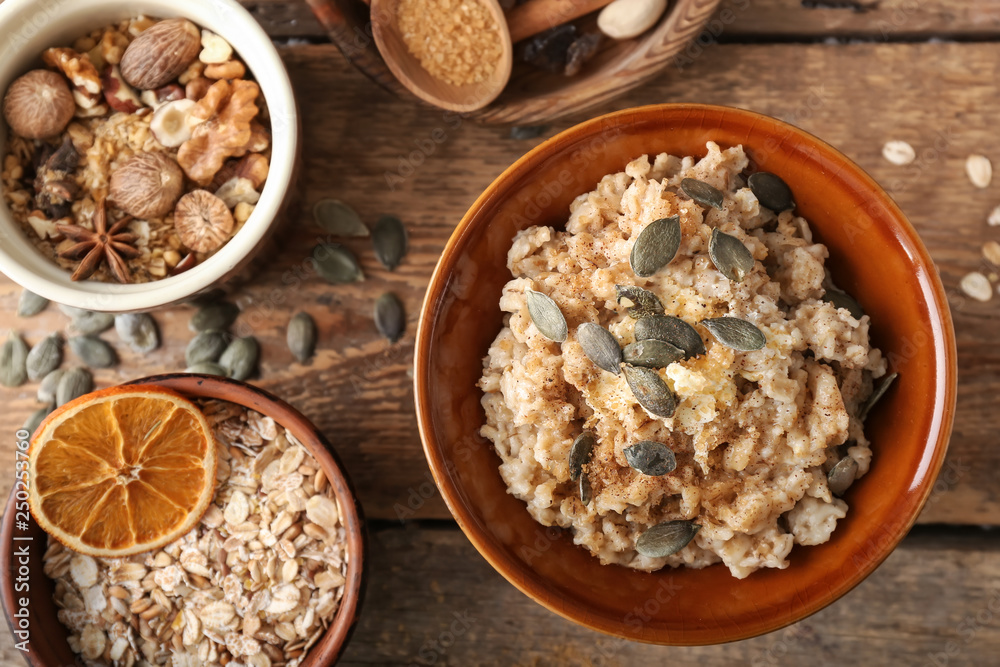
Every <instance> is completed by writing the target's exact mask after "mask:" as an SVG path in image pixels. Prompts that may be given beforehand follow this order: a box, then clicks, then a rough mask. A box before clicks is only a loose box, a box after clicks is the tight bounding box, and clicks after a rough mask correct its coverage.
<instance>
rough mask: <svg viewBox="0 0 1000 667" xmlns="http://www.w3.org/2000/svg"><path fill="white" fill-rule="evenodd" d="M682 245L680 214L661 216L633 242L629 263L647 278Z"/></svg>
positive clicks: (663, 264) (660, 267)
mask: <svg viewBox="0 0 1000 667" xmlns="http://www.w3.org/2000/svg"><path fill="white" fill-rule="evenodd" d="M680 247H681V219H680V217H678V216H676V215H675V216H671V217H669V218H660V219H659V220H654V221H653V222H651V223H649V224H648V225H646V227H645V229H643V230H642V231H641V232H639V236H637V237H636V239H635V241H634V242H633V243H632V252H631V254H630V255H629V264H630V265H631V266H632V272H633V273H635V275H637V276H639V277H641V278H647V277H649V276H651V275H653V274H654V273H656V272H657V271H659V270H660V269H662V268H663V267H664V266H666V265H667V264H669V263H670V261H671V260H672V259H673V258H674V256H675V255H676V254H677V249H678V248H680Z"/></svg>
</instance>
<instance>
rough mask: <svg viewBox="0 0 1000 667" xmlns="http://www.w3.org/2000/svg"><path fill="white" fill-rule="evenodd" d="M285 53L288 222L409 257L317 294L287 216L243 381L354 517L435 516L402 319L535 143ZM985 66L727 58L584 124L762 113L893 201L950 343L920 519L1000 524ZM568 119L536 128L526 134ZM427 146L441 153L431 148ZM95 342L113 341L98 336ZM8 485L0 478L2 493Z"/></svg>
mask: <svg viewBox="0 0 1000 667" xmlns="http://www.w3.org/2000/svg"><path fill="white" fill-rule="evenodd" d="M282 52H283V54H284V57H285V59H286V62H287V64H288V67H289V70H290V72H291V74H292V77H293V79H294V83H295V86H296V88H297V90H298V94H299V98H300V100H302V109H301V111H302V115H303V119H304V127H305V136H304V146H305V154H304V160H305V164H304V167H305V168H304V170H303V184H304V188H305V192H304V196H303V197H302V201H301V202H300V203H301V204H302V208H303V209H304V210H305V211H308V210H309V209H310V207H311V205H312V204H313V203H314V202H315V201H316V200H318V199H320V198H322V197H338V198H341V199H343V200H345V201H347V202H349V203H350V204H352V205H353V206H355V207H356V208H357V209H358V210H359V211H360V212H361V214H362V216H363V217H364V218H365V219H366V220H368V221H369V222H373V221H374V220H375V219H376V217H377V216H378V215H379V214H382V213H395V214H397V215H400V216H402V218H403V219H404V220H405V222H406V223H407V225H408V226H409V228H410V232H411V251H410V254H409V255H408V256H407V258H406V259H405V260H404V262H403V264H402V265H401V266H400V267H399V268H398V269H397V270H396V271H395V272H388V271H385V270H384V269H382V268H381V267H380V266H379V265H378V264H377V262H376V261H375V259H374V256H373V253H372V251H371V249H370V248H369V247H368V245H367V241H364V240H361V241H359V242H354V243H352V244H351V245H352V246H354V248H355V249H356V251H357V252H358V254H359V256H360V258H361V260H362V263H363V265H364V269H365V271H366V273H367V274H368V279H367V280H366V281H365V282H364V283H361V284H354V285H348V286H330V285H328V284H326V283H325V282H323V281H322V280H321V279H319V278H318V277H317V276H315V275H310V273H309V264H308V262H307V258H308V256H309V252H310V250H311V249H312V247H313V246H314V245H315V243H316V242H317V240H318V239H320V238H322V235H321V233H320V231H319V230H318V229H317V228H315V227H314V226H313V224H312V222H311V218H310V216H309V215H308V214H304V215H300V216H298V217H296V218H295V219H294V220H293V221H292V222H291V223H290V224H289V225H288V227H287V229H286V230H284V231H283V232H282V234H281V236H282V237H283V238H284V249H283V251H282V252H281V253H280V254H277V255H275V256H273V258H271V259H270V260H269V264H268V265H267V266H265V267H264V269H263V270H262V272H261V273H260V274H259V275H258V276H257V277H256V279H255V280H254V281H253V282H252V283H250V284H247V285H245V286H244V287H242V288H241V290H240V292H239V296H238V299H237V301H238V303H239V304H240V305H241V306H242V307H243V309H244V313H243V315H242V316H241V319H240V321H239V323H238V331H239V332H240V333H241V334H243V335H245V334H247V333H252V334H253V335H255V336H257V337H258V338H259V339H260V341H261V343H262V347H263V362H262V367H261V370H262V373H261V377H260V378H258V379H257V380H255V381H256V382H257V383H258V384H260V385H261V386H263V387H265V388H267V389H269V390H271V391H274V392H275V393H277V394H278V395H280V396H283V397H285V398H286V399H288V400H289V401H291V402H292V403H293V404H295V405H296V406H297V407H299V408H300V409H302V410H303V411H304V412H305V413H306V415H308V416H309V417H310V418H312V419H313V420H314V421H315V422H316V423H317V425H318V426H319V427H320V428H321V429H322V430H323V431H324V432H325V433H327V435H328V436H329V437H330V438H331V440H332V441H333V442H334V443H335V445H336V447H337V449H338V451H339V452H340V453H341V455H342V457H343V458H344V459H345V461H346V463H347V466H348V468H349V470H350V472H351V474H352V476H353V478H354V481H355V483H356V485H357V486H358V487H359V493H360V496H361V499H362V501H363V503H364V506H365V509H366V511H367V513H368V514H369V516H372V517H376V518H388V519H394V518H396V517H397V516H398V513H399V511H400V510H401V509H402V508H404V507H407V506H408V505H415V506H417V508H418V510H417V514H416V516H417V517H421V518H447V517H448V516H449V515H448V513H447V510H446V508H445V507H444V505H443V503H442V502H441V500H440V499H439V498H438V496H437V494H436V492H435V491H434V489H433V485H432V484H431V483H430V476H429V472H428V471H427V467H426V464H425V462H424V458H423V453H422V450H421V447H420V443H419V438H418V435H417V429H416V422H415V417H414V413H413V409H412V389H411V378H410V376H409V375H408V371H409V369H410V368H411V366H412V347H413V337H414V333H415V331H414V329H415V322H416V316H417V313H418V309H419V307H420V303H421V300H422V297H423V291H424V288H425V286H426V284H427V281H428V279H429V277H430V274H431V271H432V270H433V268H434V264H435V262H436V260H437V257H438V254H439V253H440V251H441V249H442V248H443V246H444V244H445V242H446V240H447V238H448V236H449V234H450V233H451V231H452V229H453V228H454V226H455V224H456V223H457V222H458V221H459V219H460V218H461V217H462V215H463V213H464V212H465V210H466V209H467V207H468V206H469V205H470V204H471V203H472V202H473V200H474V199H475V197H476V196H477V195H478V194H479V193H480V192H481V191H482V189H483V188H484V187H486V185H487V184H489V182H490V181H491V180H492V179H493V178H494V177H496V176H497V175H498V174H499V173H500V172H501V171H502V170H503V169H504V168H505V167H506V166H507V165H509V164H510V163H511V162H513V161H514V160H515V159H516V158H517V157H518V156H520V155H521V154H522V153H523V152H524V151H526V150H528V149H529V148H531V147H532V146H533V145H535V144H537V143H538V142H539V141H541V138H539V139H532V140H511V139H509V138H507V135H506V131H505V130H502V129H498V128H487V127H481V126H477V125H474V124H472V123H469V122H462V121H461V119H460V118H456V117H453V116H446V115H443V114H442V113H441V112H437V111H434V110H428V109H420V108H417V107H411V106H409V105H406V104H403V103H401V102H398V101H396V100H394V99H393V98H391V97H390V96H389V95H388V94H386V93H383V92H382V91H381V90H379V89H378V88H376V87H374V86H373V85H370V84H369V83H368V82H367V81H366V80H364V79H363V78H362V77H361V75H359V74H358V73H357V72H355V71H353V70H352V69H350V68H349V67H348V66H347V65H346V64H345V63H344V61H343V60H342V59H341V58H340V56H339V54H337V53H336V51H335V49H334V47H333V46H331V45H295V46H287V47H283V49H282ZM996 67H997V58H996V48H995V46H993V45H983V44H955V43H930V44H918V45H902V44H888V45H887V44H852V45H842V46H836V47H833V46H827V45H820V44H816V45H778V46H764V45H724V46H719V47H715V48H712V49H708V50H706V51H705V53H704V54H703V55H702V56H701V57H700V58H698V59H697V60H696V61H695V62H694V63H693V64H692V65H691V66H690V67H689V68H686V69H684V70H683V71H681V72H678V73H675V74H672V75H670V76H664V77H662V78H660V79H658V80H657V81H656V82H654V83H653V84H650V85H648V86H646V87H644V88H643V89H642V90H640V91H636V92H635V93H633V94H631V95H629V96H627V97H625V98H623V99H620V100H618V101H616V102H615V103H614V104H611V105H607V106H605V107H604V108H603V109H601V110H599V111H608V110H611V109H613V108H623V107H628V106H633V105H638V104H647V103H653V102H665V101H671V100H693V101H699V102H708V103H717V104H729V105H734V106H739V107H746V108H750V109H754V110H756V111H761V112H764V113H767V114H771V115H775V116H778V117H780V118H783V119H786V120H789V121H791V122H793V123H795V124H797V125H799V126H801V127H803V128H805V129H806V130H808V131H811V132H813V133H815V134H817V135H818V136H820V137H823V138H824V139H826V140H827V141H829V142H830V143H832V144H833V145H834V146H837V147H838V148H840V149H841V150H843V151H844V152H845V153H846V154H847V155H849V156H850V157H851V158H853V159H855V160H856V161H857V162H858V163H859V164H860V165H861V166H862V167H864V168H865V169H867V170H869V171H870V173H871V174H872V175H873V176H874V177H875V178H876V179H877V180H878V181H879V182H881V183H882V184H884V185H885V186H886V187H887V188H888V189H889V190H890V191H891V193H892V194H893V195H894V196H895V198H896V199H897V201H898V202H899V203H900V205H901V206H902V208H903V210H904V211H905V212H906V213H907V214H908V216H909V217H910V220H911V221H912V222H913V224H914V225H915V226H916V228H917V229H918V230H919V232H920V234H921V236H922V238H923V239H924V241H925V243H926V244H927V245H928V246H929V248H930V250H931V254H932V255H933V257H934V259H935V260H936V262H937V264H938V266H939V268H940V271H941V275H942V278H943V280H944V283H945V285H946V287H947V289H948V291H949V294H950V296H951V297H952V299H953V303H952V305H953V311H954V315H955V322H956V328H957V332H958V345H959V364H960V389H959V408H958V413H957V419H956V426H955V432H954V437H953V438H952V444H951V450H950V452H949V455H948V459H947V463H946V469H945V474H944V475H942V477H941V479H940V480H939V482H938V486H937V487H936V491H935V493H934V495H933V497H932V499H931V502H930V504H929V505H928V507H927V509H926V510H925V512H924V514H923V515H922V517H921V521H925V522H950V523H966V524H996V523H998V522H1000V497H998V487H997V483H996V481H995V480H996V476H995V474H994V473H993V470H994V469H995V468H997V467H998V465H1000V448H997V447H996V446H995V445H996V440H997V439H996V417H995V414H996V407H997V392H998V389H1000V379H998V370H1000V354H998V353H997V351H996V349H997V348H996V344H995V342H994V341H995V330H996V322H997V321H998V317H1000V298H994V299H993V300H992V301H991V302H989V303H978V302H974V301H971V300H969V299H966V298H964V296H963V295H962V294H961V292H960V291H959V290H958V288H957V286H958V282H959V280H960V279H961V277H962V276H963V275H965V274H966V273H967V272H969V271H973V270H979V269H984V266H985V265H984V261H983V260H982V259H981V256H980V247H981V245H982V244H983V243H984V242H985V241H986V240H988V239H1000V229H997V228H991V227H988V226H987V225H986V222H985V220H986V216H987V215H988V213H989V211H990V210H991V209H992V208H993V207H994V206H996V205H997V204H1000V187H998V186H1000V182H995V183H994V186H993V187H991V188H990V189H987V190H976V189H975V188H973V187H972V186H971V184H969V182H968V181H967V179H966V177H965V174H964V171H963V164H964V160H965V157H966V155H967V154H969V153H971V152H981V153H984V154H986V155H989V156H992V157H993V159H994V161H1000V135H998V134H997V133H996V130H995V127H996V122H995V113H994V109H995V108H996V106H997V103H998V97H1000V94H998V92H997V87H996V83H995V81H996V77H995V75H996ZM927 90H934V91H935V93H934V94H933V95H928V94H927V93H926V91H927ZM361 109H363V110H364V113H359V110H361ZM576 120H579V119H576ZM568 124H569V122H566V123H561V124H559V125H558V126H553V127H551V128H549V129H547V130H546V131H545V133H544V134H543V137H542V138H544V136H549V135H551V134H553V133H554V132H555V131H557V130H558V129H562V128H564V127H566V126H567V125H568ZM442 133H443V137H444V139H443V140H442V141H440V142H439V143H435V142H434V141H433V140H431V137H432V136H438V137H440V136H441V135H442ZM897 138H898V139H905V140H907V141H910V142H911V143H912V144H913V145H914V147H915V148H916V149H917V152H918V154H919V157H918V160H917V161H916V162H915V163H913V164H911V165H909V166H908V167H896V166H893V165H891V164H889V163H888V162H886V161H885V160H884V159H883V158H882V157H881V155H880V150H881V146H882V144H883V143H884V142H885V141H886V140H888V139H897ZM387 180H390V181H392V182H393V183H394V186H393V187H389V186H388V185H387ZM873 261H874V260H873ZM985 270H987V271H993V270H996V269H995V267H985ZM299 283H301V284H299ZM384 291H394V292H396V293H397V294H399V295H400V296H401V297H402V298H403V300H404V302H405V304H406V308H407V312H408V320H409V322H408V328H407V332H406V335H405V336H404V338H403V339H402V341H400V342H399V343H398V344H396V345H389V344H388V343H387V342H385V341H384V340H382V339H380V338H379V336H378V334H377V332H376V331H375V328H374V325H373V324H372V319H371V317H372V316H371V311H372V304H373V302H374V300H375V298H377V296H378V295H379V294H381V293H382V292H384ZM17 294H18V288H17V287H16V286H14V285H13V284H11V283H10V282H9V281H7V280H6V279H4V280H2V281H0V321H3V322H4V323H5V324H7V325H8V326H12V327H14V328H17V329H20V330H21V331H22V332H23V333H24V334H25V335H26V337H27V338H28V340H29V341H30V342H35V341H37V340H39V339H40V338H41V337H42V336H43V334H44V333H45V332H46V331H49V330H53V329H58V328H61V327H63V326H64V325H65V322H66V320H65V318H64V317H63V316H62V315H61V314H59V313H58V311H55V310H54V309H53V310H51V311H50V312H47V313H45V314H44V315H43V316H40V317H39V318H36V319H31V320H24V321H15V318H14V315H13V313H14V310H15V305H16V299H17ZM298 310H307V311H308V312H310V313H312V314H313V316H314V317H315V318H316V319H317V321H318V322H319V327H320V335H321V344H320V352H319V355H318V356H317V357H316V358H315V359H314V360H313V361H312V362H311V363H310V364H309V365H307V366H301V365H299V364H297V363H293V362H292V358H291V355H290V353H289V352H288V351H287V350H286V349H285V345H284V336H285V331H284V329H285V325H286V323H287V321H288V319H289V317H290V316H291V314H293V313H294V312H296V311H298ZM190 312H191V311H190V309H187V308H175V309H171V310H168V311H165V312H161V313H158V314H157V315H156V317H157V319H158V321H159V322H160V325H161V327H162V330H163V338H164V346H163V347H162V348H161V349H160V350H158V351H157V352H155V353H153V354H151V355H150V356H149V357H147V358H144V359H140V358H137V357H136V356H135V355H133V354H131V353H128V352H127V351H124V350H122V360H123V363H122V364H121V366H120V367H119V368H118V369H116V370H113V371H102V372H100V373H99V374H98V379H99V384H100V385H101V386H107V385H109V384H114V383H119V382H122V381H125V380H130V379H134V378H138V377H141V376H144V375H149V374H153V373H159V372H164V371H175V370H180V369H182V368H183V365H184V364H183V350H184V347H185V345H186V344H187V342H188V341H189V340H190V337H191V334H190V333H189V332H188V331H187V328H186V325H187V320H188V318H189V316H190ZM875 326H877V323H876V325H875ZM106 337H107V338H108V339H109V340H112V341H114V340H116V336H115V335H114V332H111V333H109V334H106ZM119 349H120V350H121V346H119ZM68 363H70V364H72V363H76V362H75V361H74V360H72V359H70V360H69V361H68ZM34 394H35V386H34V385H25V386H24V387H22V388H20V389H16V390H11V389H3V390H2V391H0V400H2V401H3V402H4V404H5V407H6V409H5V410H4V411H3V412H2V414H0V433H5V434H13V432H14V431H15V430H16V428H17V427H19V426H20V424H21V423H22V422H23V421H24V419H25V418H26V417H27V416H28V415H29V414H30V413H31V411H33V410H34V409H35V407H36V405H35V401H34ZM6 438H7V439H8V440H9V441H12V439H13V438H12V435H8V436H6ZM12 446H13V445H12V442H10V443H9V444H8V443H5V444H4V445H3V447H4V451H7V452H9V453H10V452H12V451H13V450H12ZM877 456H878V454H877V445H876V457H877ZM10 461H13V455H12V454H11V455H10ZM889 463H890V462H887V464H889ZM9 465H12V464H10V463H7V464H2V466H3V469H6V468H7V467H8V466H9ZM875 465H879V460H878V458H876V461H875ZM9 483H10V482H9V476H8V475H3V477H2V479H0V491H3V492H6V490H7V489H8V488H9Z"/></svg>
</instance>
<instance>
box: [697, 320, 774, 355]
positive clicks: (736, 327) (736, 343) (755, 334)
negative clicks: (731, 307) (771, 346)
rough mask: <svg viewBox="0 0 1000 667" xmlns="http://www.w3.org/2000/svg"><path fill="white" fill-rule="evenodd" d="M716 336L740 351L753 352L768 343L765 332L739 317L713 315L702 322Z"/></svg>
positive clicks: (723, 342) (720, 340) (724, 343)
mask: <svg viewBox="0 0 1000 667" xmlns="http://www.w3.org/2000/svg"><path fill="white" fill-rule="evenodd" d="M700 324H702V325H703V326H704V327H705V328H706V329H708V330H709V331H711V332H712V335H714V336H715V338H716V339H717V340H718V341H719V342H720V343H722V344H723V345H725V346H726V347H731V348H732V349H734V350H739V351H740V352H753V351H754V350H759V349H761V348H762V347H764V346H765V345H767V338H765V337H764V332H763V331H761V330H760V329H758V328H757V327H755V326H754V325H753V324H751V323H750V322H747V321H746V320H741V319H740V318H738V317H713V318H710V319H707V320H702V321H701V322H700Z"/></svg>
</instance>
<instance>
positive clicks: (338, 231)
mask: <svg viewBox="0 0 1000 667" xmlns="http://www.w3.org/2000/svg"><path fill="white" fill-rule="evenodd" d="M313 217H314V218H315V219H316V224H318V225H319V226H320V227H322V228H323V229H324V230H325V231H327V232H329V233H330V234H332V235H333V236H350V237H359V238H360V237H364V236H368V235H369V231H368V226H367V225H365V223H364V222H362V221H361V216H360V215H358V212H357V211H355V210H354V209H353V208H351V207H350V206H348V205H347V204H345V203H344V202H342V201H337V200H336V199H320V200H319V201H318V202H316V205H315V206H313Z"/></svg>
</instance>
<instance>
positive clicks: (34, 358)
mask: <svg viewBox="0 0 1000 667" xmlns="http://www.w3.org/2000/svg"><path fill="white" fill-rule="evenodd" d="M61 363H62V336H60V335H59V334H57V333H54V334H49V335H48V336H46V337H45V338H43V339H42V340H40V341H38V343H36V344H35V346H34V347H33V348H31V351H30V352H28V357H27V359H26V360H25V367H26V368H27V371H28V379H29V380H41V379H42V378H44V377H45V376H46V375H48V374H49V373H51V372H52V371H54V370H55V369H57V368H59V364H61Z"/></svg>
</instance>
